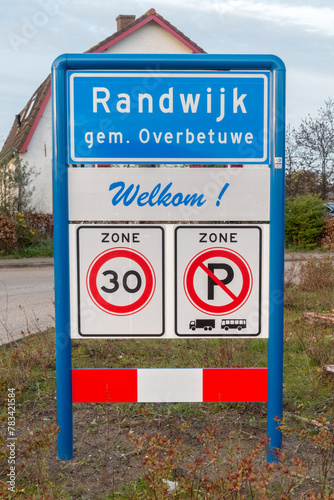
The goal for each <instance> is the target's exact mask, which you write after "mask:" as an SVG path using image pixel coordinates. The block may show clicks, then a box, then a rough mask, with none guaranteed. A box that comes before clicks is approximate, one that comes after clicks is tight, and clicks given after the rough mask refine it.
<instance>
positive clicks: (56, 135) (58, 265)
mask: <svg viewBox="0 0 334 500" xmlns="http://www.w3.org/2000/svg"><path fill="white" fill-rule="evenodd" d="M52 102H53V140H54V143H53V223H54V273H55V320H56V371H57V374H56V380H57V424H58V426H59V429H60V433H59V435H58V457H59V458H60V460H70V459H72V458H73V414H72V366H71V365H72V359H71V338H70V292H69V236H68V181H67V178H68V177H67V168H68V166H67V158H66V157H67V126H66V123H67V112H66V72H65V71H64V70H62V69H58V68H57V66H56V65H55V64H54V65H53V68H52Z"/></svg>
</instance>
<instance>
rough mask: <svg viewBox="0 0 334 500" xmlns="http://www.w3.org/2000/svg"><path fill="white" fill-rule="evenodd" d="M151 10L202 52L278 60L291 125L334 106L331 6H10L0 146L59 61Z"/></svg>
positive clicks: (257, 0) (56, 2)
mask: <svg viewBox="0 0 334 500" xmlns="http://www.w3.org/2000/svg"><path fill="white" fill-rule="evenodd" d="M150 8H155V9H156V11H157V12H158V13H159V14H160V15H162V16H163V17H164V18H165V19H167V20H168V21H169V22H170V23H172V24H173V25H174V26H176V27H177V28H178V29H179V30H180V31H182V32H183V33H184V34H185V35H187V36H188V37H190V38H191V39H192V40H193V41H194V42H196V43H197V44H198V45H200V46H201V47H202V48H203V49H204V50H206V52H209V53H215V54H218V53H222V54H275V55H277V56H279V57H281V58H282V59H283V61H284V62H285V64H286V67H287V122H288V123H291V124H292V125H293V126H298V125H299V123H300V121H301V119H302V118H304V117H305V116H307V115H308V114H311V115H313V116H315V115H316V113H317V110H318V109H319V107H321V106H323V104H324V101H325V100H326V99H328V97H331V98H333V99H334V2H333V0H289V1H288V0H183V1H182V2H180V0H155V1H153V0H150V1H145V0H143V1H141V0H122V2H115V1H111V0H109V2H108V1H106V0H104V1H101V0H95V1H94V2H92V1H91V0H29V1H27V0H12V1H11V2H6V6H5V8H3V9H2V13H1V19H0V42H1V43H0V58H1V80H0V90H1V92H0V147H1V146H2V144H3V141H4V140H5V138H6V137H7V134H8V132H9V130H10V127H11V125H12V123H13V120H14V116H15V114H18V113H19V112H20V111H21V110H22V108H23V107H24V106H25V104H26V102H27V101H28V99H29V98H30V97H31V95H32V94H33V92H34V91H35V90H36V88H37V87H38V86H39V85H40V83H41V82H42V81H43V80H44V79H45V77H46V76H47V75H48V73H49V72H50V67H51V64H52V61H53V60H54V59H55V58H56V57H57V56H58V55H60V54H63V53H65V52H84V51H85V50H87V49H89V48H90V47H92V46H93V45H96V44H97V43H98V42H100V41H101V40H104V39H105V38H106V37H107V36H110V35H111V34H113V33H114V32H115V31H116V21H115V18H116V17H117V16H118V15H119V14H134V15H136V17H139V16H141V15H142V14H144V13H145V12H146V11H147V10H148V9H150Z"/></svg>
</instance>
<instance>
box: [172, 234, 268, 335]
mask: <svg viewBox="0 0 334 500" xmlns="http://www.w3.org/2000/svg"><path fill="white" fill-rule="evenodd" d="M267 229H268V227H267V226H265V225H262V226H261V225H258V226H257V225H252V226H245V225H235V226H232V225H228V226H227V225H226V226H220V225H211V226H206V225H201V226H199V225H197V226H193V225H187V226H178V227H176V229H175V270H176V273H175V333H176V335H177V336H179V337H196V336H198V337H217V336H219V337H225V336H226V337H267V336H268V325H267V319H268V312H267V307H268V304H267V301H265V300H264V299H265V298H266V297H267V296H268V276H269V275H268V272H267V270H268V267H267V265H268V263H267V262H266V259H265V257H264V256H265V255H268V254H269V252H268V233H269V231H267ZM264 276H265V279H266V281H264V279H263V277H264Z"/></svg>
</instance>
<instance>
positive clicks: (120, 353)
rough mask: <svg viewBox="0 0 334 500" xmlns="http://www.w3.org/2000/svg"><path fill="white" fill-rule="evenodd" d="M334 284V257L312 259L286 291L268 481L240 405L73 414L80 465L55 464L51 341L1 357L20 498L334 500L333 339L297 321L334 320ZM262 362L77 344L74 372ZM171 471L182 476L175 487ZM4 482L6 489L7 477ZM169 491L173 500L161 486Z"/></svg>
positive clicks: (0, 416) (222, 342)
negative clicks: (280, 439) (274, 463)
mask: <svg viewBox="0 0 334 500" xmlns="http://www.w3.org/2000/svg"><path fill="white" fill-rule="evenodd" d="M332 273H333V260H331V258H330V257H325V258H324V260H323V261H322V262H321V263H319V261H318V260H317V259H314V260H312V259H311V260H310V261H308V263H306V264H303V266H302V268H301V271H300V276H299V278H300V279H299V282H298V283H297V284H296V283H293V282H289V283H288V284H287V285H286V297H285V340H284V351H285V356H284V396H283V397H284V411H285V413H286V415H287V417H286V422H285V423H284V426H283V427H284V434H285V437H284V441H285V442H286V443H287V447H288V450H287V457H285V456H282V457H281V462H280V466H279V467H276V468H275V469H268V468H267V465H266V462H265V459H264V456H265V442H263V441H261V439H260V438H261V437H263V436H264V435H265V427H266V416H265V412H266V405H264V404H247V403H238V404H228V403H225V404H204V403H202V404H198V403H193V404H191V403H187V404H186V403H179V404H164V405H157V404H117V405H116V404H114V405H106V404H95V405H88V404H87V405H74V431H75V459H74V460H73V461H72V462H68V463H67V462H59V461H57V460H56V448H55V445H56V434H57V430H56V423H55V390H56V388H55V376H56V373H55V341H54V331H53V330H49V331H47V332H41V333H39V334H37V335H33V336H26V337H25V338H22V339H21V340H19V341H15V342H11V343H10V344H7V345H4V346H1V347H0V390H1V398H2V400H5V399H6V394H7V389H8V388H9V387H14V388H15V392H16V426H17V427H16V428H17V437H18V441H17V451H18V457H17V490H24V491H20V493H19V494H20V498H28V499H36V500H38V499H49V498H50V499H51V498H59V499H62V500H70V499H76V498H78V499H79V498H80V499H89V498H90V499H100V500H105V499H107V498H109V499H116V498H118V499H121V498H122V499H124V500H126V499H128V500H129V499H132V498H133V499H134V500H137V499H140V498H143V499H145V500H146V499H150V498H152V499H153V498H155V499H165V498H166V499H167V498H179V499H182V498H185V499H190V498H194V499H195V498H198V499H203V500H204V498H207V499H211V498H212V499H214V498H219V497H218V493H219V492H220V493H221V494H222V495H225V496H222V497H221V498H232V499H240V500H241V499H244V498H246V499H247V498H251V499H259V498H271V499H275V500H276V499H279V498H292V497H293V498H305V499H306V498H309V499H312V498H314V499H315V498H320V499H323V500H330V499H332V498H333V496H330V495H332V494H333V495H334V481H333V478H334V471H333V460H334V434H333V425H331V424H328V422H330V421H332V420H333V407H334V396H333V380H332V379H330V378H328V377H327V376H326V375H325V372H324V370H323V367H324V365H325V364H329V363H333V359H334V330H333V326H331V325H328V324H323V323H319V322H309V321H308V320H307V319H306V318H305V316H304V312H305V311H314V312H319V313H322V314H323V313H324V312H325V314H326V312H327V313H329V312H331V311H332V309H333V304H334V280H333V277H332ZM291 274H292V273H290V275H291ZM266 359H267V341H266V340H250V339H246V340H241V339H239V340H237V339H233V340H232V339H228V340H227V339H182V340H179V339H175V340H162V339H161V340H92V339H89V340H87V339H86V340H75V341H72V364H73V367H114V368H129V367H138V368H140V367H152V368H153V367H167V366H168V367H231V366H243V367H246V366H266ZM0 412H1V413H0V420H1V423H2V428H1V434H0V436H1V437H0V449H1V448H2V451H0V463H1V465H3V467H4V468H3V470H4V471H5V472H6V463H7V462H6V460H7V456H6V453H5V444H6V439H7V435H6V428H7V418H8V415H7V408H6V407H3V408H2V410H0ZM314 422H316V423H317V422H318V423H317V424H314ZM214 429H217V430H214ZM125 435H127V437H125ZM179 438H180V439H179ZM310 440H313V441H312V443H310ZM1 445H2V446H1ZM297 450H298V452H297ZM296 457H297V458H298V459H299V457H302V458H303V460H305V461H306V465H305V467H304V466H302V465H301V464H300V463H299V462H298V461H297V462H292V461H291V460H290V459H296ZM172 459H173V460H172ZM111 464H112V465H111ZM280 467H281V468H280ZM175 470H180V471H182V473H181V472H180V473H179V475H180V477H178V478H177V481H176V477H177V474H176V473H175ZM1 478H2V481H3V482H4V481H5V479H6V478H5V473H4V475H3V476H1ZM166 480H168V481H170V482H171V483H166ZM0 481H1V479H0ZM175 481H176V482H177V490H174V492H173V493H172V492H171V491H169V490H168V487H167V486H168V484H173V483H175ZM4 484H5V482H4ZM92 485H93V487H92ZM94 485H95V486H94ZM166 485H167V486H166ZM3 488H5V486H3ZM231 488H232V489H231ZM231 491H234V493H233V494H234V496H232V494H231ZM3 492H4V489H3ZM311 492H314V493H312V494H314V496H311ZM4 494H5V493H4ZM16 494H18V491H17V493H16ZM216 494H217V496H214V495H216ZM205 495H207V496H205ZM229 495H230V496H229ZM261 495H262V496H261ZM284 495H285V496H284ZM306 495H308V496H306ZM319 495H320V496H319ZM14 497H15V496H14V495H13V496H12V497H10V496H9V497H8V498H14ZM0 498H2V497H1V482H0ZM4 498H6V496H4Z"/></svg>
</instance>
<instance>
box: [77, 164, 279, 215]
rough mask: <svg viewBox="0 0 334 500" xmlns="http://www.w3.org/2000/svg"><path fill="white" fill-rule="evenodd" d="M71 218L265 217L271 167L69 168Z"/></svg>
mask: <svg viewBox="0 0 334 500" xmlns="http://www.w3.org/2000/svg"><path fill="white" fill-rule="evenodd" d="M68 174H69V218H70V220H71V221H97V220H108V221H134V220H139V221H219V222H221V221H268V220H269V205H270V202H269V191H270V190H269V185H270V170H269V168H268V167H267V166H263V167H248V168H219V167H213V168H187V167H185V168H175V167H174V168H171V167H169V168H145V167H144V168H115V167H113V168H69V171H68Z"/></svg>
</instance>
